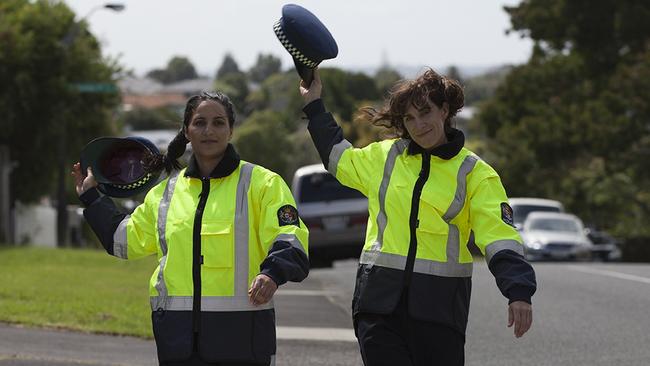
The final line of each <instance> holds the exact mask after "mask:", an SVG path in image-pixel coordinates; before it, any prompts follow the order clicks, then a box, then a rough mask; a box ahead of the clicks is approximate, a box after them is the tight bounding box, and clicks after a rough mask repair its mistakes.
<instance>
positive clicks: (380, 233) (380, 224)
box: [372, 139, 408, 250]
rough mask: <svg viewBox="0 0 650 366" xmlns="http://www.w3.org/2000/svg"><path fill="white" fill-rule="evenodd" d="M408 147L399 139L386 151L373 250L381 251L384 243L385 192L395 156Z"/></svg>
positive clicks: (406, 141)
mask: <svg viewBox="0 0 650 366" xmlns="http://www.w3.org/2000/svg"><path fill="white" fill-rule="evenodd" d="M407 146H408V140H406V139H399V140H397V141H395V143H393V145H392V146H391V147H390V150H389V151H388V156H387V157H386V163H384V176H383V178H382V179H381V184H380V185H379V195H378V199H379V213H378V214H377V240H376V241H375V243H374V244H373V246H372V249H373V250H381V247H382V245H383V241H384V231H386V225H388V217H387V216H386V192H387V191H388V184H389V183H390V177H391V175H392V174H393V168H395V160H397V156H399V155H401V154H402V153H403V152H404V149H406V147H407Z"/></svg>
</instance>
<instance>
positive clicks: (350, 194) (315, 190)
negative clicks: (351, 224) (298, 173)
mask: <svg viewBox="0 0 650 366" xmlns="http://www.w3.org/2000/svg"><path fill="white" fill-rule="evenodd" d="M354 198H365V196H364V195H363V194H361V192H359V191H357V190H356V189H352V188H349V187H346V186H344V185H342V184H341V183H339V181H337V180H336V178H334V177H333V176H332V175H331V174H329V173H315V174H310V175H307V176H304V177H303V179H302V180H301V181H300V202H317V201H336V200H346V199H354Z"/></svg>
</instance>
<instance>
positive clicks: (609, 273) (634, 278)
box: [568, 266, 650, 285]
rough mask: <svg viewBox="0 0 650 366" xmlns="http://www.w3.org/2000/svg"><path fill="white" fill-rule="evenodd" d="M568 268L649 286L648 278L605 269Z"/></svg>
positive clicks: (649, 279) (649, 280)
mask: <svg viewBox="0 0 650 366" xmlns="http://www.w3.org/2000/svg"><path fill="white" fill-rule="evenodd" d="M568 268H569V269H572V270H574V271H577V272H584V273H593V274H597V275H601V276H608V277H614V278H620V279H622V280H628V281H636V282H641V283H645V284H648V285H650V278H648V277H642V276H635V275H631V274H627V273H621V272H615V271H610V270H606V269H596V268H589V267H582V266H569V267H568Z"/></svg>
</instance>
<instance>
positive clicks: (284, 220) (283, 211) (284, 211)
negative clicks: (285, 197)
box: [278, 205, 300, 227]
mask: <svg viewBox="0 0 650 366" xmlns="http://www.w3.org/2000/svg"><path fill="white" fill-rule="evenodd" d="M278 225H280V226H286V225H295V226H298V227H300V220H299V219H298V210H296V208H295V207H293V206H291V205H284V206H282V207H280V209H279V210H278Z"/></svg>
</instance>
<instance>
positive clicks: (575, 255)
mask: <svg viewBox="0 0 650 366" xmlns="http://www.w3.org/2000/svg"><path fill="white" fill-rule="evenodd" d="M521 237H522V239H523V240H524V246H525V252H526V258H527V259H528V260H544V259H553V260H589V259H590V258H591V251H592V247H593V244H592V243H591V241H590V240H589V238H588V237H587V235H586V233H585V229H584V225H583V224H582V220H580V219H579V218H578V217H577V216H575V215H571V214H567V213H557V212H531V213H530V214H529V215H528V217H527V218H526V221H524V224H523V229H522V231H521Z"/></svg>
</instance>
